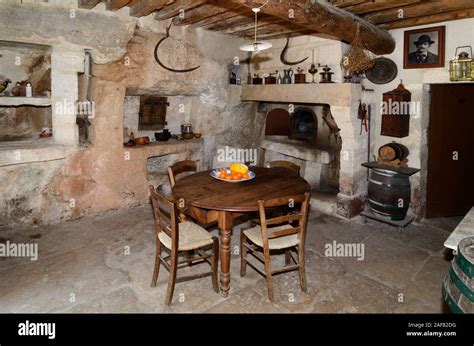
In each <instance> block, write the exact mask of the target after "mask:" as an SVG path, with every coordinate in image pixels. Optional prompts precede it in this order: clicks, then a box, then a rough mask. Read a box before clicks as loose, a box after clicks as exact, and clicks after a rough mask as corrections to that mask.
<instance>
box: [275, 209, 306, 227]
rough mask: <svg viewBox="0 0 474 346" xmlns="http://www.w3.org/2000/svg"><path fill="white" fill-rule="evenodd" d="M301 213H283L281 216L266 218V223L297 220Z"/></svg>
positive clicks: (276, 223)
mask: <svg viewBox="0 0 474 346" xmlns="http://www.w3.org/2000/svg"><path fill="white" fill-rule="evenodd" d="M302 216H303V214H302V213H301V212H300V213H295V214H288V215H283V216H277V217H274V218H272V219H268V220H267V225H278V224H280V223H283V222H290V221H296V220H299V219H300V218H301V217H302Z"/></svg>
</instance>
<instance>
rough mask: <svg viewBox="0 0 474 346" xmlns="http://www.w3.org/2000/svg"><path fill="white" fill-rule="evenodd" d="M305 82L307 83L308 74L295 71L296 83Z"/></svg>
mask: <svg viewBox="0 0 474 346" xmlns="http://www.w3.org/2000/svg"><path fill="white" fill-rule="evenodd" d="M304 83H306V74H305V73H295V84H304Z"/></svg>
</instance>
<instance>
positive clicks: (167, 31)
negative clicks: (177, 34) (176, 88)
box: [155, 21, 201, 73]
mask: <svg viewBox="0 0 474 346" xmlns="http://www.w3.org/2000/svg"><path fill="white" fill-rule="evenodd" d="M171 25H173V21H171V23H170V25H169V26H168V27H167V28H166V36H165V37H163V38H161V39H160V40H159V41H158V43H157V44H156V46H155V60H156V62H157V63H158V65H160V66H161V67H163V68H164V69H165V70H168V71H171V72H176V73H185V72H191V71H194V70H197V69H198V68H199V67H201V65H199V66H196V67H192V68H187V69H183V70H178V69H174V68H171V67H168V66H166V65H165V64H163V63H162V62H161V61H160V58H159V57H158V47H159V46H160V44H161V43H162V42H163V41H164V40H166V39H167V38H168V37H170V29H171Z"/></svg>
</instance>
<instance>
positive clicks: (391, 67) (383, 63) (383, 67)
mask: <svg viewBox="0 0 474 346" xmlns="http://www.w3.org/2000/svg"><path fill="white" fill-rule="evenodd" d="M373 62H374V66H373V67H372V68H371V69H369V70H367V71H366V72H365V76H366V77H367V79H368V80H369V81H371V82H372V83H374V84H386V83H390V82H391V81H393V80H394V79H395V77H397V73H398V69H397V64H395V63H394V62H393V61H392V60H390V59H387V58H376V59H374V60H373Z"/></svg>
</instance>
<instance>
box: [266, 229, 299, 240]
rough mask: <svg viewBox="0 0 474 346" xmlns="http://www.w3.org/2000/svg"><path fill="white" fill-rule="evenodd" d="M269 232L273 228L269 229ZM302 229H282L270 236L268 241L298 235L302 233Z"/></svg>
mask: <svg viewBox="0 0 474 346" xmlns="http://www.w3.org/2000/svg"><path fill="white" fill-rule="evenodd" d="M267 229H268V230H269V231H271V230H272V229H271V228H267ZM300 231H301V228H300V227H289V228H285V229H280V230H278V231H274V232H271V233H269V234H268V239H273V238H280V237H283V236H287V235H292V234H298V233H300Z"/></svg>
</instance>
